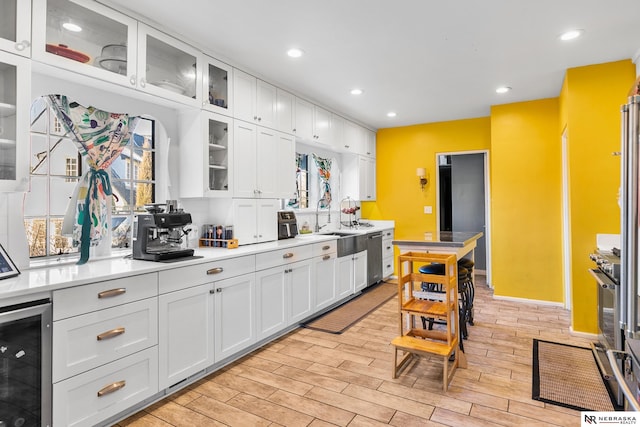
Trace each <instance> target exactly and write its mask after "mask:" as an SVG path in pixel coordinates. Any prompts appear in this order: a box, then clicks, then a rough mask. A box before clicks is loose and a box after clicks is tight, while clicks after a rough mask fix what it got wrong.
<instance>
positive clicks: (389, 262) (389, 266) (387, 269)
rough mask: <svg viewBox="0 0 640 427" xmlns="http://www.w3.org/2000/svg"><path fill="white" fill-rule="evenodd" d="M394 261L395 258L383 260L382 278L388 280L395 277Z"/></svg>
mask: <svg viewBox="0 0 640 427" xmlns="http://www.w3.org/2000/svg"><path fill="white" fill-rule="evenodd" d="M393 261H394V258H393V257H391V258H383V259H382V277H384V278H387V277H389V276H392V275H393Z"/></svg>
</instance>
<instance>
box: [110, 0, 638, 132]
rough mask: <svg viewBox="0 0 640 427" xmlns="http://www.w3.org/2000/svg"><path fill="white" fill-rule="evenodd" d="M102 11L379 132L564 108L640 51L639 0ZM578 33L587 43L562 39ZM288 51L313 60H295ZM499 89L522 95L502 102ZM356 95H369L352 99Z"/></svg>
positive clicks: (168, 4) (283, 1) (225, 4)
mask: <svg viewBox="0 0 640 427" xmlns="http://www.w3.org/2000/svg"><path fill="white" fill-rule="evenodd" d="M102 2H103V3H106V4H109V5H112V6H116V7H117V8H119V9H121V10H125V9H128V10H130V11H133V12H134V13H135V14H138V15H142V16H145V17H148V18H149V19H150V21H149V22H151V23H153V22H154V21H155V23H158V24H159V26H160V27H161V28H164V29H166V30H170V31H172V32H175V33H177V34H179V35H182V36H184V38H185V39H186V40H190V41H195V42H197V43H198V44H199V45H200V47H202V48H205V49H207V50H209V51H210V53H212V54H214V56H216V57H217V58H218V59H221V60H224V61H227V62H229V63H231V64H232V65H234V66H236V67H237V68H240V69H243V70H245V71H247V72H250V73H252V74H255V75H257V76H259V77H261V78H263V79H265V80H267V81H269V82H271V83H274V84H276V85H277V86H280V87H283V88H286V89H289V90H291V91H293V92H295V93H297V94H298V95H303V96H304V97H305V98H308V99H309V100H311V101H314V102H316V103H318V104H320V105H323V106H325V107H327V108H329V109H331V110H333V111H336V112H339V113H341V114H343V115H345V116H347V117H349V118H352V119H355V120H357V121H359V122H361V123H362V124H365V125H368V126H370V127H372V128H385V127H395V126H403V125H410V124H417V123H428V122H436V121H444V120H454V119H461V118H472V117H482V116H488V115H489V113H490V106H491V105H497V104H504V103H511V102H518V101H526V100H533V99H542V98H548V97H556V96H558V95H559V91H560V88H561V85H562V79H563V77H564V73H565V70H566V69H567V68H571V67H578V66H583V65H588V64H595V63H602V62H609V61H616V60H621V59H628V58H633V57H634V56H635V55H636V53H637V52H638V51H639V50H640V1H639V0H528V1H525V0H440V1H435V0H395V1H391V0H316V1H311V0H270V1H265V0H232V1H230V0H180V1H168V0H164V1H158V0H136V1H131V0H103V1H102ZM574 28H580V29H584V30H585V33H584V35H583V36H582V37H581V38H579V39H576V40H573V41H570V42H561V41H560V40H559V39H558V35H559V34H560V33H562V32H564V31H566V30H568V29H574ZM290 47H299V48H302V49H303V50H304V51H305V55H304V56H303V57H302V58H299V59H296V60H294V59H291V58H289V57H287V55H286V54H285V52H286V50H287V49H289V48H290ZM500 85H507V86H510V87H512V88H513V90H512V91H511V92H509V93H508V94H506V95H498V94H496V93H495V88H496V87H498V86H500ZM354 87H359V88H362V89H363V90H364V94H363V95H360V96H358V97H356V96H353V95H351V94H350V93H349V91H350V90H351V89H352V88H354ZM389 111H395V112H397V117H395V118H388V117H387V116H386V114H387V112H389Z"/></svg>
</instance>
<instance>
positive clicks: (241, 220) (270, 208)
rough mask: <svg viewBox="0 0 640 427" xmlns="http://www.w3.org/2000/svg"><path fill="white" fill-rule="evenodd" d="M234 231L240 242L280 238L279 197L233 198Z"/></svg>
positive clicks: (244, 243) (259, 241) (246, 242)
mask: <svg viewBox="0 0 640 427" xmlns="http://www.w3.org/2000/svg"><path fill="white" fill-rule="evenodd" d="M232 205H233V207H232V209H233V232H234V235H235V238H236V239H238V244H240V245H246V244H251V243H261V242H269V241H274V240H278V222H277V220H278V219H277V216H276V213H277V212H278V208H279V201H278V200H277V199H233V203H232Z"/></svg>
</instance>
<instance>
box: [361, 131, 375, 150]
mask: <svg viewBox="0 0 640 427" xmlns="http://www.w3.org/2000/svg"><path fill="white" fill-rule="evenodd" d="M362 154H364V155H365V156H370V157H375V156H376V133H375V132H373V131H370V130H369V129H365V130H364V150H363V153H362Z"/></svg>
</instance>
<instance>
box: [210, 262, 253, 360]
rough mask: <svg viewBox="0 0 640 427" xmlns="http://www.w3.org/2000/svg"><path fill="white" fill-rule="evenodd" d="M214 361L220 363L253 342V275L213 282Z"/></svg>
mask: <svg viewBox="0 0 640 427" xmlns="http://www.w3.org/2000/svg"><path fill="white" fill-rule="evenodd" d="M214 290H215V295H216V296H215V307H214V325H215V332H214V334H215V340H214V341H215V351H214V352H215V360H216V362H220V361H222V360H224V359H226V358H227V357H230V356H233V355H234V354H235V353H237V352H238V351H241V350H243V349H245V348H247V347H249V346H250V345H252V344H254V343H255V342H256V336H257V334H256V321H255V320H256V318H255V313H256V304H255V298H256V286H255V273H251V274H245V275H242V276H238V277H232V278H230V279H225V280H221V281H219V282H215V283H214Z"/></svg>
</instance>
